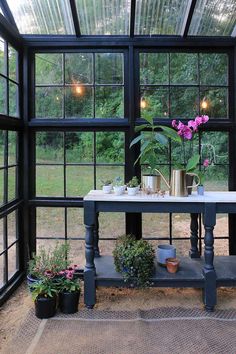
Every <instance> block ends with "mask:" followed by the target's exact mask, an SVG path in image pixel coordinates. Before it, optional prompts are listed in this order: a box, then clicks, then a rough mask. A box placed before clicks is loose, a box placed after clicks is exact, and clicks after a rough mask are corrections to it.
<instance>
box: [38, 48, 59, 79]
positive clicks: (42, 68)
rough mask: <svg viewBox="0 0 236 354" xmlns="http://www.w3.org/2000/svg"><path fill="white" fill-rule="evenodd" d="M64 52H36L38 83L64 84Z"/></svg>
mask: <svg viewBox="0 0 236 354" xmlns="http://www.w3.org/2000/svg"><path fill="white" fill-rule="evenodd" d="M62 61H63V56H62V54H58V53H56V54H54V53H53V54H52V53H46V54H36V55H35V80H36V85H47V84H49V85H56V84H62V82H63V75H62V68H63V65H62V63H63V62H62Z"/></svg>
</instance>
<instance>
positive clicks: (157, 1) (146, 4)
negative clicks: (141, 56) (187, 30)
mask: <svg viewBox="0 0 236 354" xmlns="http://www.w3.org/2000/svg"><path fill="white" fill-rule="evenodd" d="M187 7H188V0H172V1H170V0H137V1H136V10H135V34H137V35H139V34H141V35H142V34H146V35H152V34H154V35H155V34H156V35H158V34H167V35H168V34H169V35H179V34H181V29H182V24H183V20H184V17H185V14H186V11H187Z"/></svg>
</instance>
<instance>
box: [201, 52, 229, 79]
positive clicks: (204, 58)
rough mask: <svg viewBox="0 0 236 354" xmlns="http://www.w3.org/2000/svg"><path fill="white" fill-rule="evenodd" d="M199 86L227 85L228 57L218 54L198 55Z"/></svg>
mask: <svg viewBox="0 0 236 354" xmlns="http://www.w3.org/2000/svg"><path fill="white" fill-rule="evenodd" d="M200 84H201V85H227V84H228V55H227V54H219V53H208V54H200Z"/></svg>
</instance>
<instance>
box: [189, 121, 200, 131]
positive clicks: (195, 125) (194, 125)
mask: <svg viewBox="0 0 236 354" xmlns="http://www.w3.org/2000/svg"><path fill="white" fill-rule="evenodd" d="M188 127H189V128H192V129H193V131H194V132H196V131H197V127H198V125H197V123H196V122H195V120H190V121H188Z"/></svg>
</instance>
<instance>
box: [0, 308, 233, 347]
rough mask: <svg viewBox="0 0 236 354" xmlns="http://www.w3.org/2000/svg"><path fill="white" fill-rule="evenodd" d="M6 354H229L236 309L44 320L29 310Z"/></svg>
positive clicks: (95, 313)
mask: <svg viewBox="0 0 236 354" xmlns="http://www.w3.org/2000/svg"><path fill="white" fill-rule="evenodd" d="M6 353H7V354H16V353H17V354H80V353H81V354H156V353H157V354H159V353H160V354H162V353H163V354H170V353H175V354H177V353H181V354H190V353H191V354H192V353H194V354H195V353H196V354H204V353H206V354H211V353H212V354H213V353H214V354H220V353H222V354H223V353H224V354H225V353H227V354H235V353H236V310H218V311H215V312H214V313H207V312H205V311H204V310H200V309H195V310H190V309H181V308H160V309H153V310H146V311H120V312H117V311H114V312H113V311H99V310H97V309H94V310H80V311H79V312H78V313H77V314H74V315H62V314H59V313H58V314H57V316H56V317H53V318H52V319H48V320H39V319H37V318H36V317H35V316H34V312H33V310H31V311H30V312H29V314H28V316H27V318H26V320H25V322H24V324H23V325H22V327H21V329H20V331H19V332H18V333H17V334H16V336H15V338H14V340H13V341H12V345H11V346H10V347H9V348H8V350H7V352H6ZM4 354H5V353H4Z"/></svg>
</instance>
